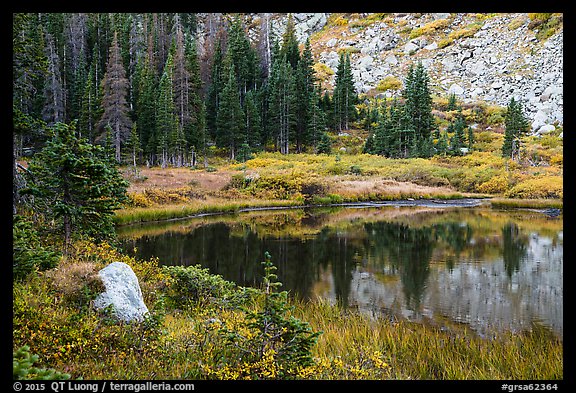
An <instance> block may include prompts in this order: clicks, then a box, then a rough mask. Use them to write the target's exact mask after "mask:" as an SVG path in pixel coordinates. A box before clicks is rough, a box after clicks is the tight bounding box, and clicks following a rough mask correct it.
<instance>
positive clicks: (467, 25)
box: [200, 13, 564, 133]
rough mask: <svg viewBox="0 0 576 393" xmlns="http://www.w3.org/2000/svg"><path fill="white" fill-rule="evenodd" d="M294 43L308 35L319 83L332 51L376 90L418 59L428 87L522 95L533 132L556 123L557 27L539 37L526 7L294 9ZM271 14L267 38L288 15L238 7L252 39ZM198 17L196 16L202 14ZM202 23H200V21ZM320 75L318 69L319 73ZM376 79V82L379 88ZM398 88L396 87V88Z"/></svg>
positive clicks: (277, 34) (559, 101) (280, 29)
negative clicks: (501, 10)
mask: <svg viewBox="0 0 576 393" xmlns="http://www.w3.org/2000/svg"><path fill="white" fill-rule="evenodd" d="M292 16H293V18H294V23H295V30H296V35H297V37H298V39H299V41H300V42H301V43H304V42H305V41H306V39H307V38H310V40H311V44H312V49H313V53H314V56H315V60H316V61H317V68H318V69H319V70H323V72H322V73H320V74H321V77H323V78H324V86H325V87H326V88H328V89H330V88H331V87H333V84H334V74H335V72H336V68H337V66H338V60H339V54H340V53H341V52H342V51H348V52H349V53H350V54H351V64H352V68H353V75H354V77H355V80H356V87H357V90H358V92H359V93H367V94H382V95H388V96H391V95H393V94H395V93H396V92H395V91H394V90H392V89H389V90H385V91H382V90H378V87H379V83H381V81H383V80H385V79H387V80H399V81H403V80H404V78H405V76H406V72H407V70H408V67H409V66H410V65H411V64H414V63H415V62H417V61H421V62H422V63H423V64H424V66H425V67H426V68H427V70H428V74H429V76H430V84H431V88H432V92H433V94H435V95H438V96H441V97H447V96H448V95H449V94H451V93H454V94H456V95H457V96H458V97H459V99H460V100H462V101H464V102H474V101H484V102H486V103H488V104H492V105H493V104H496V105H502V106H505V105H507V104H508V102H509V101H510V98H511V97H515V99H516V100H519V101H520V102H522V104H523V107H524V110H525V113H526V114H527V116H528V117H529V119H530V121H531V126H532V131H533V132H534V133H544V132H549V131H551V130H554V129H555V127H558V126H561V125H562V124H563V84H564V81H563V56H564V46H563V38H564V34H563V28H562V25H561V24H560V26H559V28H557V29H555V32H554V34H552V35H551V36H550V37H548V38H545V39H542V38H541V37H538V36H537V33H538V29H537V28H536V29H535V28H533V27H531V26H530V18H529V16H528V14H526V13H524V14H522V13H513V14H509V13H506V14H470V13H428V14H426V13H423V14H415V13H391V14H330V13H294V14H292ZM263 17H266V18H267V19H268V20H269V21H270V39H271V40H273V39H278V40H281V37H282V34H283V33H284V31H285V28H286V22H287V19H288V14H267V15H264V14H245V21H246V26H248V30H249V36H250V37H251V39H252V40H253V42H254V43H255V45H257V44H258V42H257V41H258V39H259V38H260V37H261V34H260V30H261V25H262V24H261V23H260V22H261V21H262V18H263ZM201 19H202V18H201ZM200 26H202V23H200ZM322 74H323V75H322ZM381 86H382V85H380V87H381ZM400 88H401V87H400Z"/></svg>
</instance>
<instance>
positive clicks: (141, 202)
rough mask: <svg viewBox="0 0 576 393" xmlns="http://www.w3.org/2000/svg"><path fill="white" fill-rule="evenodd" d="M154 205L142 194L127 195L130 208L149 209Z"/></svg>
mask: <svg viewBox="0 0 576 393" xmlns="http://www.w3.org/2000/svg"><path fill="white" fill-rule="evenodd" d="M153 204H154V203H153V202H152V201H150V200H149V199H148V198H147V197H146V196H145V195H144V194H141V193H138V192H129V193H128V203H127V205H128V206H130V207H150V206H152V205H153Z"/></svg>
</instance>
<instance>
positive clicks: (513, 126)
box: [502, 97, 529, 159]
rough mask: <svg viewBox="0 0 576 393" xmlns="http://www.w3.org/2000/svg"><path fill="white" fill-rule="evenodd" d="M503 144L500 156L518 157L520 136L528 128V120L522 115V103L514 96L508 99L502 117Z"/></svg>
mask: <svg viewBox="0 0 576 393" xmlns="http://www.w3.org/2000/svg"><path fill="white" fill-rule="evenodd" d="M504 125H505V131H504V144H503V145H502V157H506V158H512V159H514V158H518V156H519V152H520V138H521V137H522V136H523V135H524V134H526V133H527V132H528V130H529V124H528V120H527V119H526V117H525V116H524V113H523V110H522V104H521V103H520V102H519V101H516V100H515V99H514V97H512V98H511V99H510V102H509V103H508V106H507V108H506V117H505V119H504Z"/></svg>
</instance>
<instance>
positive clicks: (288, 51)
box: [280, 14, 300, 70]
mask: <svg viewBox="0 0 576 393" xmlns="http://www.w3.org/2000/svg"><path fill="white" fill-rule="evenodd" d="M280 54H281V55H283V56H285V57H286V61H288V63H290V66H291V67H292V70H296V68H297V66H298V61H299V60H300V50H299V49H298V39H297V38H296V30H295V28H294V17H293V16H292V14H288V21H287V22H286V30H285V31H284V34H283V35H282V46H281V49H280Z"/></svg>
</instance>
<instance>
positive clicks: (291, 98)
mask: <svg viewBox="0 0 576 393" xmlns="http://www.w3.org/2000/svg"><path fill="white" fill-rule="evenodd" d="M268 83H269V89H270V90H269V100H268V102H269V111H268V120H269V129H270V130H271V137H273V138H274V140H275V145H276V148H277V149H279V150H280V152H281V153H282V154H288V152H289V146H290V140H291V137H292V136H293V135H294V130H295V128H296V89H295V78H294V72H293V70H292V67H291V66H290V63H289V62H288V61H287V59H286V56H285V55H280V56H278V57H274V58H273V60H272V70H271V73H270V78H269V81H268Z"/></svg>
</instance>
